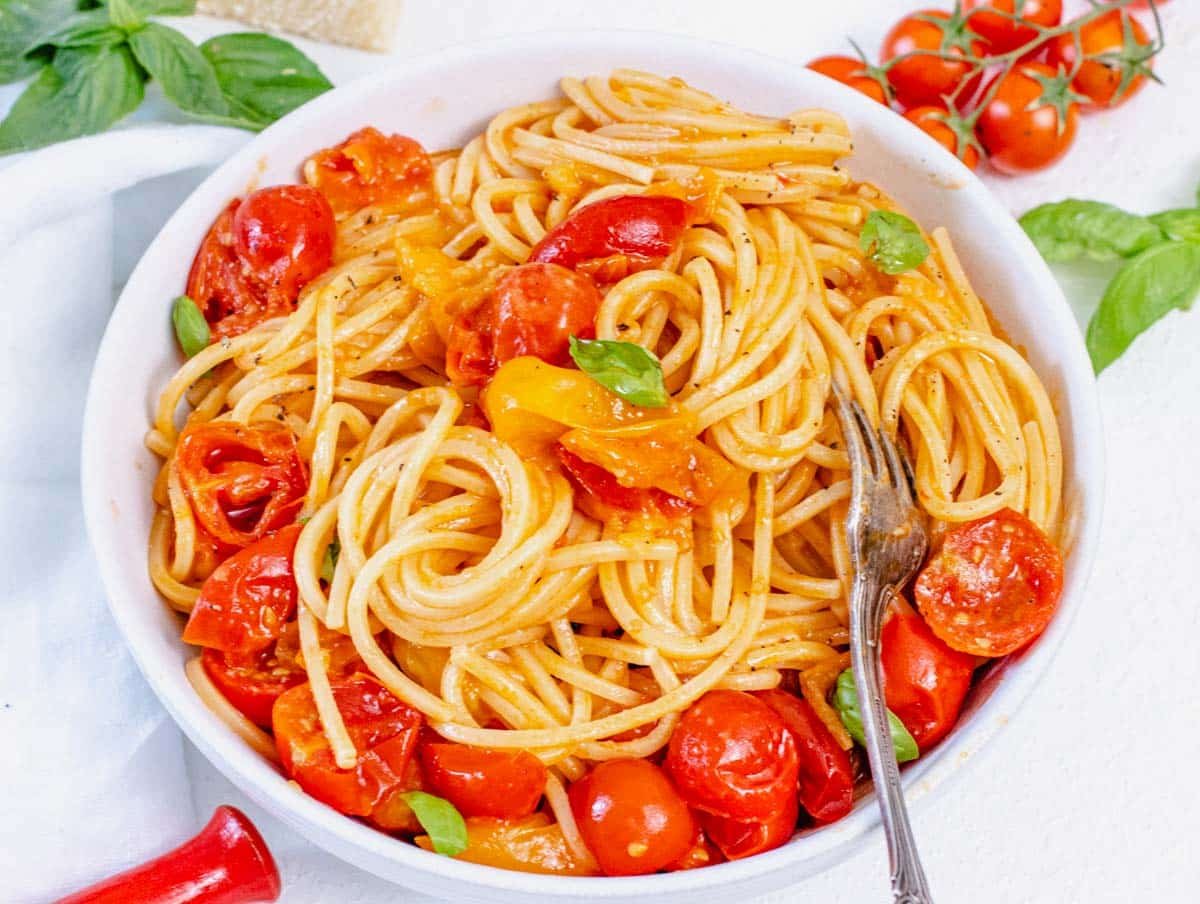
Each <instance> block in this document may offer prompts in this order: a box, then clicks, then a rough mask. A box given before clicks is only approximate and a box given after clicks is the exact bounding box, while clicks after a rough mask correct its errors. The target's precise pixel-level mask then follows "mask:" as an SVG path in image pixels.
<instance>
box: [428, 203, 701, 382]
mask: <svg viewBox="0 0 1200 904" xmlns="http://www.w3.org/2000/svg"><path fill="white" fill-rule="evenodd" d="M680 203H682V202H680ZM602 300H603V299H602V298H601V296H600V292H599V290H598V289H597V288H596V286H595V285H594V284H593V283H592V281H591V280H590V279H588V278H587V277H586V276H580V275H579V274H577V273H573V272H571V271H570V270H568V269H566V268H565V267H561V266H559V265H558V264H553V263H530V264H522V265H521V266H519V267H514V268H513V269H511V270H509V271H507V272H506V273H505V274H504V275H503V276H501V277H500V279H499V281H497V283H496V285H495V288H493V289H492V291H491V293H490V294H489V295H488V297H487V298H486V299H485V300H484V302H483V304H481V305H480V306H479V307H477V308H475V310H473V311H471V312H470V313H469V314H466V315H464V316H462V317H459V318H458V319H457V320H455V322H454V323H453V324H452V326H451V327H450V337H449V341H448V342H447V350H446V374H447V375H448V376H449V377H450V379H451V380H453V381H454V382H455V383H460V384H475V385H479V386H482V385H484V384H486V383H487V381H488V380H489V379H490V378H491V376H492V374H494V373H495V372H496V368H498V367H499V366H500V365H501V364H503V363H504V362H506V361H511V360H512V359H513V358H519V357H521V356H523V355H532V356H534V357H536V358H540V359H542V360H543V361H546V362H548V363H550V364H566V363H567V362H568V361H569V360H570V351H569V341H568V340H569V339H570V337H571V336H575V337H577V338H580V339H586V338H589V337H591V336H594V335H595V323H596V312H597V311H598V310H599V309H600V302H601V301H602Z"/></svg>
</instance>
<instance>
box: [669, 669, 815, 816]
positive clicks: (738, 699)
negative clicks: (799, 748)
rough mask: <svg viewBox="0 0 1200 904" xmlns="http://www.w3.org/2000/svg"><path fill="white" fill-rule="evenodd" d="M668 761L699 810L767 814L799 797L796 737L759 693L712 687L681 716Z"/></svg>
mask: <svg viewBox="0 0 1200 904" xmlns="http://www.w3.org/2000/svg"><path fill="white" fill-rule="evenodd" d="M663 765H664V767H665V768H666V770H667V774H668V775H669V776H670V777H671V780H672V781H673V782H674V783H675V786H676V787H677V788H678V789H679V792H680V794H682V795H683V798H684V800H686V801H687V802H688V803H689V804H690V805H691V806H693V807H695V808H696V809H698V810H704V811H707V812H709V813H716V814H718V815H721V816H729V817H731V818H733V819H739V820H765V819H767V818H768V817H770V816H771V815H772V814H774V813H776V812H778V811H779V810H780V809H781V808H782V807H784V806H786V805H787V801H788V798H795V797H796V786H797V785H796V783H797V779H798V777H799V768H800V767H799V763H798V759H797V754H796V742H795V741H794V740H793V739H792V734H791V732H789V731H788V729H787V726H786V725H785V724H784V723H783V720H782V719H780V718H779V716H778V715H776V713H775V710H773V709H771V707H769V706H768V705H767V704H765V703H764V702H763V701H761V700H759V699H758V698H757V697H755V696H753V695H751V694H746V693H742V692H741V691H728V690H716V691H709V692H708V693H707V694H705V695H704V696H703V697H701V698H700V699H699V700H697V701H696V702H695V703H693V704H692V705H691V706H690V707H689V708H688V709H687V711H686V712H685V713H684V714H683V718H681V719H680V720H679V725H678V726H677V727H676V729H675V733H674V734H673V735H671V743H670V746H669V748H668V750H667V758H666V761H665V762H664V764H663Z"/></svg>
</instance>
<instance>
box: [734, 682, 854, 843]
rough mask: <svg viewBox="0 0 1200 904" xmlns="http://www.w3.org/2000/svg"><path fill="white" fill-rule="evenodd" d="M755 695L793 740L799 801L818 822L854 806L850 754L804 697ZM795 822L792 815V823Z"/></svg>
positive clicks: (832, 818)
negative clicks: (797, 758)
mask: <svg viewBox="0 0 1200 904" xmlns="http://www.w3.org/2000/svg"><path fill="white" fill-rule="evenodd" d="M755 696H756V697H758V698H759V699H760V700H762V701H763V702H764V703H766V704H767V705H768V706H769V707H771V709H773V710H775V712H776V713H777V714H778V715H779V718H781V719H782V720H783V724H784V725H786V726H787V729H788V731H789V732H791V735H792V739H793V740H794V741H795V743H796V752H797V754H798V757H799V763H800V773H799V778H798V781H797V786H798V789H799V800H800V805H801V806H802V807H804V809H805V811H806V812H807V813H808V814H809V815H810V816H811V817H812V819H813V822H815V823H817V824H818V825H824V824H826V823H830V822H836V821H837V820H839V819H841V818H842V817H843V816H845V815H846V814H847V813H849V812H850V809H851V808H852V807H853V806H854V768H853V767H852V766H851V765H850V754H849V753H847V752H846V751H845V750H842V748H841V747H839V746H838V743H837V741H835V740H834V738H833V735H832V734H830V733H829V729H828V728H826V727H825V724H824V723H823V722H822V721H821V719H820V718H819V717H818V716H817V714H816V713H815V712H814V711H813V708H812V706H810V705H809V703H808V701H807V700H804V699H802V698H800V697H796V696H794V695H792V694H789V693H788V692H787V691H781V690H778V689H776V690H769V691H759V692H758V693H757V694H755ZM795 823H796V820H795V818H794V817H793V819H792V825H793V827H794V826H795ZM785 840H786V839H785ZM726 856H729V855H728V853H726Z"/></svg>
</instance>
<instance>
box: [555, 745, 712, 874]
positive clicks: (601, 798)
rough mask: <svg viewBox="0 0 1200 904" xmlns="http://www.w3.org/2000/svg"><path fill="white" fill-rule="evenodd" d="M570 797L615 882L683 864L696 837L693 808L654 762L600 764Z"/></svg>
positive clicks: (596, 853) (585, 834)
mask: <svg viewBox="0 0 1200 904" xmlns="http://www.w3.org/2000/svg"><path fill="white" fill-rule="evenodd" d="M569 796H570V799H571V811H572V812H573V813H574V814H575V819H576V821H577V822H578V823H579V832H580V834H582V835H583V840H584V842H585V843H586V844H587V846H588V849H589V850H590V851H591V852H592V855H593V856H594V857H595V858H596V862H597V863H598V864H600V869H601V870H603V871H604V872H605V873H606V874H608V875H610V876H640V875H644V874H646V873H653V872H657V871H658V870H660V869H662V868H663V867H665V866H667V865H668V864H670V863H673V862H674V861H676V860H678V859H679V858H681V857H682V856H683V855H684V854H685V853H686V852H687V851H688V849H689V848H690V847H691V845H692V839H693V838H694V837H695V834H696V825H695V822H694V821H693V820H692V814H691V811H690V810H688V808H687V804H685V803H684V802H683V798H681V797H680V796H679V793H678V792H677V791H676V790H675V788H674V787H673V786H672V785H671V783H670V781H668V780H667V777H666V775H664V774H663V771H662V770H661V769H659V768H658V767H657V766H655V765H654V764H653V763H651V762H650V761H649V760H609V761H607V762H603V763H600V764H599V765H598V766H597V767H596V768H595V769H593V770H592V771H591V772H589V773H588V774H587V775H586V776H584V777H583V778H582V779H580V780H579V781H577V782H575V784H573V785H572V786H571V788H570V791H569Z"/></svg>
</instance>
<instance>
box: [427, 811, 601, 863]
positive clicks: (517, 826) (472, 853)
mask: <svg viewBox="0 0 1200 904" xmlns="http://www.w3.org/2000/svg"><path fill="white" fill-rule="evenodd" d="M466 823H467V849H466V850H465V851H463V852H462V853H461V854H459V855H458V859H459V860H466V861H467V862H469V863H481V864H483V865H484V866H495V867H499V868H500V869H512V870H517V871H518V872H522V873H546V874H548V875H556V876H594V875H595V874H596V870H595V867H593V866H591V865H590V864H587V863H582V862H580V860H579V858H578V857H576V856H575V855H574V853H572V851H571V848H570V846H569V845H568V844H567V839H566V838H565V837H563V833H562V829H561V828H560V827H559V825H558V823H556V822H554V821H552V820H551V819H550V817H548V816H546V815H545V814H544V813H534V814H533V815H532V816H526V817H525V818H523V819H492V818H489V817H486V816H468V817H467V819H466ZM416 842H417V844H418V845H420V846H421V847H423V848H425V849H426V850H433V845H432V844H431V843H430V841H429V838H428V836H425V835H420V836H418V837H417V839H416Z"/></svg>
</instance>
